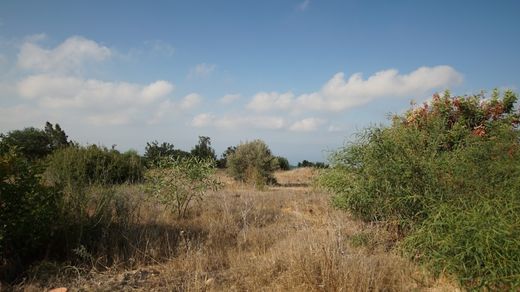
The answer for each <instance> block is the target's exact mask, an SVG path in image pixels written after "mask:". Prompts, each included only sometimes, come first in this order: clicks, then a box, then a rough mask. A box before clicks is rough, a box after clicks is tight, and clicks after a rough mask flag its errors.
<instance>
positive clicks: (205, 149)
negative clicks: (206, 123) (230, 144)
mask: <svg viewBox="0 0 520 292" xmlns="http://www.w3.org/2000/svg"><path fill="white" fill-rule="evenodd" d="M191 155H193V156H196V157H199V158H204V159H213V160H217V156H216V155H215V150H214V149H213V148H212V147H211V138H210V137H207V136H199V143H198V144H197V145H195V147H193V149H191Z"/></svg>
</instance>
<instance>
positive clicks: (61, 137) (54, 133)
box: [44, 122, 70, 150]
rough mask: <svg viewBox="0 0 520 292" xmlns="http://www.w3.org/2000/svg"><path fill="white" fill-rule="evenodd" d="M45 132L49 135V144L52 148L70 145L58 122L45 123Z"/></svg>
mask: <svg viewBox="0 0 520 292" xmlns="http://www.w3.org/2000/svg"><path fill="white" fill-rule="evenodd" d="M44 131H45V133H46V134H47V136H48V137H49V140H50V141H49V142H50V146H51V148H52V149H53V150H55V149H59V148H63V147H67V146H69V145H70V143H69V141H68V140H67V138H68V136H67V134H65V131H63V130H62V129H61V127H60V125H59V124H56V125H54V126H53V125H52V124H51V123H49V122H47V123H45V130H44Z"/></svg>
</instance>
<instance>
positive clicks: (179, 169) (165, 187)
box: [146, 157, 220, 217]
mask: <svg viewBox="0 0 520 292" xmlns="http://www.w3.org/2000/svg"><path fill="white" fill-rule="evenodd" d="M214 173H215V166H214V160H213V159H201V158H198V157H184V158H174V157H165V158H163V159H162V160H161V162H160V163H159V164H158V167H157V168H153V169H150V170H148V171H147V173H146V182H147V188H148V190H149V192H150V193H151V194H152V196H153V197H154V198H156V199H157V200H158V201H159V202H160V203H161V204H163V205H165V206H166V207H167V208H169V209H170V210H171V211H172V212H173V213H174V214H176V215H177V216H178V217H185V216H186V215H187V212H188V210H189V207H190V205H191V204H192V203H193V202H194V201H200V200H202V199H203V198H204V195H205V193H206V192H207V191H208V190H216V189H217V188H218V187H219V186H220V183H219V182H218V181H217V180H216V178H215V177H214V176H213V174H214Z"/></svg>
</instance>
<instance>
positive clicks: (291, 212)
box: [12, 169, 457, 291]
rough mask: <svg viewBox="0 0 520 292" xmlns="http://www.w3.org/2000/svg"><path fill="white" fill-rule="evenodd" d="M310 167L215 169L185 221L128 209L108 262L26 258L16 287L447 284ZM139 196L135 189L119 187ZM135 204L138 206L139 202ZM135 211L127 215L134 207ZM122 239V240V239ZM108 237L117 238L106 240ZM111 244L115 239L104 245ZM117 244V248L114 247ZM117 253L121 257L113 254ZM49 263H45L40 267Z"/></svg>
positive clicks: (436, 287) (152, 210)
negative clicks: (264, 173)
mask: <svg viewBox="0 0 520 292" xmlns="http://www.w3.org/2000/svg"><path fill="white" fill-rule="evenodd" d="M314 174H315V170H311V169H296V170H292V171H289V172H280V173H277V174H276V176H277V180H278V182H279V184H280V185H279V186H276V187H271V188H268V189H266V190H262V191H260V190H255V189H254V188H252V187H249V186H246V185H241V184H237V183H235V182H233V181H232V180H230V179H229V178H227V177H226V176H225V175H224V174H222V173H220V174H219V176H220V177H221V180H222V181H223V183H224V185H225V187H224V188H223V189H221V190H219V191H217V192H214V193H210V194H208V196H207V197H206V198H205V199H204V201H202V202H201V204H198V205H197V206H196V207H195V208H194V209H193V212H192V214H191V216H190V217H189V218H188V219H182V220H180V219H174V218H172V217H171V216H169V215H168V213H167V212H164V211H162V210H161V209H160V208H159V207H157V206H153V205H146V207H142V206H141V207H139V208H137V209H136V212H138V214H139V216H140V219H139V220H140V221H141V222H140V224H141V227H140V228H136V229H135V231H134V232H133V233H131V234H130V235H126V237H132V238H127V239H128V241H129V242H131V244H132V246H133V247H134V248H133V250H132V251H131V252H130V251H128V254H126V255H125V254H122V252H120V251H119V253H120V255H119V257H120V259H121V260H120V261H119V262H120V263H118V258H117V257H114V259H113V260H112V261H113V263H112V265H111V266H110V267H106V268H103V267H102V265H101V264H96V262H97V263H100V262H106V261H104V260H103V259H100V258H95V257H93V258H92V261H93V265H92V266H94V267H95V268H88V269H86V268H82V267H81V266H59V267H54V268H53V266H52V265H50V264H48V265H40V266H36V267H35V268H34V269H33V272H32V274H31V276H30V277H28V278H27V279H26V280H25V282H24V283H22V284H20V285H19V286H16V287H12V288H14V289H16V290H25V291H42V290H48V289H52V288H57V287H67V288H68V289H69V291H117V290H121V291H453V290H457V288H456V287H454V286H451V285H450V284H448V281H442V280H433V279H432V278H431V277H430V276H429V275H427V273H426V272H424V271H423V270H422V269H421V268H419V267H417V266H416V265H414V264H413V263H411V262H409V261H408V260H406V259H403V258H401V257H400V256H398V255H397V254H395V253H394V252H392V251H391V247H392V242H393V241H392V236H391V234H389V233H388V232H386V231H384V230H383V229H381V228H380V227H377V226H368V225H365V224H363V223H361V222H358V221H356V220H353V219H352V218H351V217H349V215H348V214H347V213H345V212H343V211H339V210H335V209H333V208H332V207H331V206H330V204H329V195H327V194H325V193H322V192H320V191H318V190H315V189H313V188H312V184H311V182H312V177H313V175H314ZM124 191H125V192H126V193H127V195H128V196H129V200H135V201H136V202H137V201H139V200H140V198H141V196H142V194H141V193H140V190H139V189H138V188H137V187H126V189H125V190H124ZM141 205H142V204H141ZM136 216H137V215H136ZM123 240H125V239H124V238H123ZM113 244H114V245H117V244H118V242H113ZM114 249H116V247H114ZM116 250H117V249H116ZM123 258H125V260H123ZM49 265H50V266H49Z"/></svg>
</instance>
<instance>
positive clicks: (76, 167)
mask: <svg viewBox="0 0 520 292" xmlns="http://www.w3.org/2000/svg"><path fill="white" fill-rule="evenodd" d="M143 173H144V164H143V161H142V159H141V157H140V156H139V155H138V154H137V152H135V151H128V152H125V153H123V154H121V153H120V152H119V151H117V150H108V149H107V148H105V147H98V146H96V145H91V146H88V147H81V146H73V147H67V148H63V149H60V150H57V151H55V152H54V153H53V154H52V155H50V156H49V157H48V167H47V171H46V179H47V180H49V181H50V182H51V183H53V184H62V185H66V186H70V187H73V186H86V185H93V184H104V185H107V184H121V183H136V182H139V181H141V180H142V178H143Z"/></svg>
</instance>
